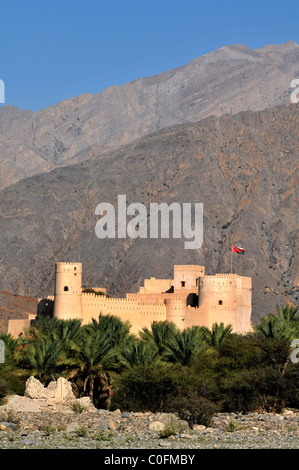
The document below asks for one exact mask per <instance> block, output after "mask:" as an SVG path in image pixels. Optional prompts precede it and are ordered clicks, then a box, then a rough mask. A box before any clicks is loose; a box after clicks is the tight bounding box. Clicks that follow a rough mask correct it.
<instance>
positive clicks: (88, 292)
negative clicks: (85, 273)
mask: <svg viewBox="0 0 299 470" xmlns="http://www.w3.org/2000/svg"><path fill="white" fill-rule="evenodd" d="M82 292H83V293H84V294H95V295H106V294H105V292H102V291H100V290H95V289H93V288H92V287H85V289H83V290H82Z"/></svg>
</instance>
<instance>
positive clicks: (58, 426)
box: [0, 396, 299, 449]
mask: <svg viewBox="0 0 299 470" xmlns="http://www.w3.org/2000/svg"><path fill="white" fill-rule="evenodd" d="M86 404H87V403H86V400H85V401H83V402H82V401H80V400H76V402H75V404H74V403H73V404H71V403H70V402H69V403H65V404H64V405H62V404H60V403H57V402H54V401H53V402H49V401H42V400H32V399H29V398H26V397H16V396H14V397H10V398H9V400H8V402H7V404H5V405H4V406H1V407H0V448H1V449H75V448H77V449H78V448H80V449H138V448H141V449H163V448H165V449H299V410H290V409H287V410H285V411H284V413H283V414H270V413H258V412H256V413H247V414H242V413H219V414H217V415H215V417H214V418H213V420H212V423H211V426H210V427H208V428H206V427H205V426H200V425H197V426H195V428H194V429H193V430H191V429H189V427H188V425H187V423H186V422H183V421H180V420H179V419H178V418H177V417H175V416H174V415H171V414H166V413H149V412H148V413H128V412H121V411H120V410H116V411H113V412H109V411H106V410H97V409H95V408H94V407H93V406H92V405H89V406H88V407H87V406H86ZM165 427H166V429H168V430H169V432H168V433H166V434H170V435H169V436H168V437H165V436H164V437H163V436H162V435H163V430H164V431H165Z"/></svg>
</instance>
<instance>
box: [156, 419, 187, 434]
mask: <svg viewBox="0 0 299 470" xmlns="http://www.w3.org/2000/svg"><path fill="white" fill-rule="evenodd" d="M182 431H183V426H182V424H181V423H179V422H178V421H177V420H176V419H174V418H169V419H168V420H167V421H166V423H165V424H164V428H163V429H161V431H159V436H160V437H161V439H166V438H167V437H170V436H175V435H176V434H179V433H180V432H182Z"/></svg>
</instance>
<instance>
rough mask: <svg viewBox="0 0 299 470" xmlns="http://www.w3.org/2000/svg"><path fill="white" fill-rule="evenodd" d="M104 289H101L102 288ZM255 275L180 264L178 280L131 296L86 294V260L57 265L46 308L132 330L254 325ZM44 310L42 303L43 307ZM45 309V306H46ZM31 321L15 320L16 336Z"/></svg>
mask: <svg viewBox="0 0 299 470" xmlns="http://www.w3.org/2000/svg"><path fill="white" fill-rule="evenodd" d="M99 290H102V289H100V288H99ZM251 291H252V285H251V278H250V277H244V276H239V275H237V274H216V275H214V276H210V275H205V268H204V266H196V265H175V266H174V279H173V280H172V279H156V278H151V279H146V280H145V281H144V286H143V287H141V288H140V289H139V292H138V293H128V294H127V295H126V298H124V299H120V298H109V297H107V296H106V295H95V294H94V293H82V264H81V263H56V265H55V291H54V297H48V299H47V303H45V305H44V306H46V307H49V308H50V307H51V306H52V304H53V300H54V310H53V316H54V317H55V318H60V319H75V318H78V319H81V320H82V323H83V324H87V323H90V322H91V321H92V319H95V320H98V318H99V316H100V315H115V316H117V317H119V318H120V319H121V320H122V321H128V322H129V323H130V324H131V332H132V333H133V334H137V333H138V332H139V331H140V330H142V328H150V326H151V324H152V323H153V322H154V321H164V320H168V321H170V322H173V323H175V325H177V327H178V328H180V329H184V328H188V327H192V326H206V327H208V328H211V327H212V325H213V324H214V323H218V324H219V323H221V322H222V323H224V325H229V324H230V325H232V328H233V331H235V332H238V333H246V332H248V331H250V329H251V322H250V318H251V294H252V292H251ZM40 308H41V307H40ZM43 308H44V307H43ZM28 321H29V320H10V322H9V329H10V331H11V334H13V335H14V336H18V334H19V333H20V329H23V327H28V326H29V325H30V322H29V323H28Z"/></svg>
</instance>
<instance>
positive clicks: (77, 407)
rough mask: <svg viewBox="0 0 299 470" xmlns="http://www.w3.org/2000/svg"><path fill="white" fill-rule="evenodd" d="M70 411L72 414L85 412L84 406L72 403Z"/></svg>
mask: <svg viewBox="0 0 299 470" xmlns="http://www.w3.org/2000/svg"><path fill="white" fill-rule="evenodd" d="M70 407H71V409H72V410H73V411H74V413H83V411H86V410H87V407H86V406H83V405H81V403H78V402H74V403H72V404H71V405H70Z"/></svg>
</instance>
